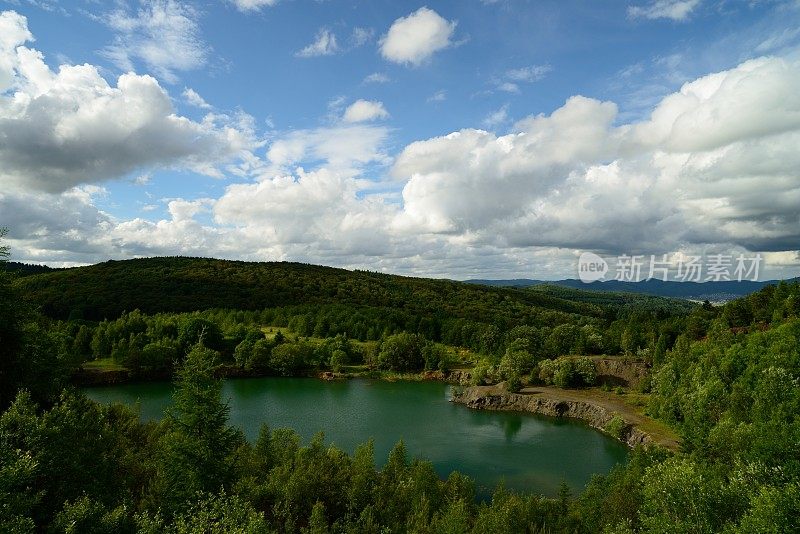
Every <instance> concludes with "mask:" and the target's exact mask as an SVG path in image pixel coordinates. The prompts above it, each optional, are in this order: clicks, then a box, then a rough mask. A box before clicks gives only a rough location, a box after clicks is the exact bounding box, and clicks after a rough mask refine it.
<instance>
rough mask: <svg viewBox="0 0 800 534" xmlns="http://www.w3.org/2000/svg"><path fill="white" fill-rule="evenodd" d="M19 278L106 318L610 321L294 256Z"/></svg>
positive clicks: (550, 302)
mask: <svg viewBox="0 0 800 534" xmlns="http://www.w3.org/2000/svg"><path fill="white" fill-rule="evenodd" d="M15 284H16V285H17V286H18V287H19V289H20V290H21V292H22V294H24V295H26V298H27V299H29V301H30V302H31V303H32V304H33V305H35V306H36V307H38V308H39V309H40V310H41V311H42V312H43V313H44V314H45V315H48V316H51V317H55V318H60V319H66V318H68V317H70V316H72V317H73V318H84V319H92V320H100V319H104V318H113V317H117V316H119V315H120V314H121V313H122V312H123V311H131V310H134V309H139V310H141V311H143V312H145V313H157V312H184V311H194V310H203V309H210V308H228V309H239V310H255V309H264V308H273V307H279V306H295V305H309V304H311V305H327V304H331V305H334V304H335V305H344V306H348V307H369V308H381V309H387V310H393V311H398V312H401V313H402V312H407V313H409V314H413V315H438V316H442V317H462V318H465V319H472V320H476V321H493V322H497V323H499V324H500V325H502V324H512V323H518V322H526V323H530V324H539V323H555V324H557V323H560V322H564V321H567V320H570V319H571V318H572V319H574V317H571V316H573V315H580V316H589V317H601V316H603V315H604V313H606V310H604V309H603V307H602V306H598V305H596V304H594V303H586V302H572V301H570V300H567V299H562V298H559V297H556V296H552V295H548V294H545V293H539V292H527V291H521V290H518V289H513V288H491V287H482V286H476V285H471V284H465V283H461V282H453V281H448V280H435V279H424V278H410V277H402V276H395V275H386V274H380V273H374V272H367V271H348V270H344V269H335V268H331V267H320V266H315V265H306V264H300V263H285V262H264V263H254V262H241V261H227V260H216V259H206V258H184V257H169V258H166V257H162V258H146V259H134V260H125V261H108V262H105V263H100V264H97V265H91V266H87V267H76V268H71V269H62V270H56V271H52V272H47V273H41V274H35V275H28V276H24V277H23V276H21V277H19V278H18V279H17V280H16V281H15Z"/></svg>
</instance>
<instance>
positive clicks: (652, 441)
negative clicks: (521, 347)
mask: <svg viewBox="0 0 800 534" xmlns="http://www.w3.org/2000/svg"><path fill="white" fill-rule="evenodd" d="M593 395H595V393H592V392H588V391H586V390H560V389H558V388H551V387H536V386H533V387H532V386H529V387H526V388H523V389H522V390H521V391H520V392H519V393H510V392H508V391H506V390H505V389H503V388H502V386H500V385H495V386H468V387H465V388H463V389H462V390H460V391H454V393H453V396H452V398H451V402H454V403H456V404H461V405H464V406H466V407H468V408H472V409H475V410H493V411H513V412H523V413H533V414H538V415H546V416H550V417H566V418H570V419H577V420H580V421H584V422H586V423H587V424H589V426H591V427H592V428H594V429H596V430H599V431H600V432H603V433H604V434H606V435H609V436H611V437H613V438H615V439H617V440H619V441H621V442H623V443H625V444H626V445H627V446H628V447H630V448H635V447H637V446H643V447H651V446H659V447H664V448H666V449H669V450H672V451H677V450H679V447H680V445H679V442H678V440H677V437H675V436H671V435H660V436H656V435H653V433H650V432H648V431H646V430H644V429H643V428H642V423H644V422H645V419H649V418H645V416H642V415H638V414H635V413H633V412H632V410H631V409H630V407H626V406H625V405H624V403H622V402H621V401H616V402H614V399H612V398H610V397H609V398H606V399H598V398H594V397H593ZM649 421H650V422H651V423H655V422H654V421H653V420H652V419H650V420H649ZM665 428H666V427H665ZM670 434H671V432H670Z"/></svg>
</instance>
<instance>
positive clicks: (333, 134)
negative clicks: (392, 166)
mask: <svg viewBox="0 0 800 534" xmlns="http://www.w3.org/2000/svg"><path fill="white" fill-rule="evenodd" d="M388 134H389V131H388V129H387V128H385V127H383V126H374V125H366V124H343V125H339V126H331V127H323V128H316V129H311V130H295V131H292V132H289V133H288V134H286V135H283V136H281V137H279V138H278V139H276V140H275V141H273V142H272V144H271V145H270V146H269V148H268V149H267V159H268V160H269V162H270V163H271V164H272V167H271V168H270V169H268V170H267V171H266V173H265V174H267V175H269V174H271V173H272V174H275V173H282V172H284V171H286V170H291V169H293V168H294V167H296V166H298V165H303V164H305V163H310V164H316V165H319V164H320V162H323V163H324V167H326V168H329V169H333V170H335V171H336V172H338V173H340V174H348V175H356V174H358V169H360V168H361V167H363V166H364V165H366V164H371V163H379V164H385V163H388V162H389V161H391V160H390V159H389V157H388V156H387V155H386V153H385V151H384V144H385V142H386V138H387V136H388Z"/></svg>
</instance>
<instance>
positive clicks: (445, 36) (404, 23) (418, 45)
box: [380, 7, 456, 66]
mask: <svg viewBox="0 0 800 534" xmlns="http://www.w3.org/2000/svg"><path fill="white" fill-rule="evenodd" d="M455 28H456V23H455V22H453V21H448V20H446V19H444V18H442V17H441V16H440V15H439V14H438V13H436V11H434V10H432V9H428V8H427V7H421V8H419V9H418V10H417V11H415V12H413V13H411V14H410V15H408V16H406V17H400V18H399V19H397V20H395V21H394V23H393V24H392V26H391V27H390V28H389V32H388V33H387V34H386V35H384V36H383V38H381V42H380V50H381V55H383V57H384V58H386V59H388V60H389V61H393V62H395V63H407V64H410V65H413V66H418V65H420V64H422V63H423V62H425V61H426V60H428V59H429V58H430V57H431V56H432V55H433V54H434V53H435V52H438V51H439V50H442V49H444V48H447V47H449V46H451V45H452V44H453V42H452V40H451V39H452V37H453V33H454V32H455Z"/></svg>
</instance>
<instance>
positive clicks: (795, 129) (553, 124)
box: [393, 58, 800, 253]
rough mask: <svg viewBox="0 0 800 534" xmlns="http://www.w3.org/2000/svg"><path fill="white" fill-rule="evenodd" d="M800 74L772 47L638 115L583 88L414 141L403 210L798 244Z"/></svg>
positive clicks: (410, 217) (488, 232)
mask: <svg viewBox="0 0 800 534" xmlns="http://www.w3.org/2000/svg"><path fill="white" fill-rule="evenodd" d="M798 76H800V65H798V63H797V62H793V61H790V60H784V59H779V58H763V59H758V60H753V61H748V62H745V63H743V64H741V65H739V66H738V67H736V68H734V69H731V70H728V71H724V72H720V73H716V74H712V75H709V76H706V77H703V78H700V79H698V80H696V81H693V82H691V83H687V84H685V85H684V86H683V87H682V88H681V90H680V91H679V92H677V93H675V94H672V95H670V96H668V97H666V98H664V99H663V100H662V101H661V103H660V104H659V105H658V106H656V108H655V109H654V110H653V112H652V114H651V115H650V117H649V118H648V119H647V120H645V121H643V122H640V123H634V124H622V125H618V126H615V121H616V118H617V108H616V106H615V105H614V104H612V103H608V102H606V103H604V102H599V101H597V100H593V99H587V98H583V97H573V98H571V99H569V100H568V101H567V102H566V104H565V105H564V106H562V107H561V108H559V109H557V110H556V111H555V112H553V113H552V114H551V115H549V116H544V115H539V116H535V117H530V118H528V119H524V120H522V121H520V122H519V123H518V124H517V125H515V126H514V128H513V130H514V133H512V134H509V135H505V136H501V137H497V136H495V135H493V134H490V133H487V132H483V131H480V130H462V131H460V132H456V133H453V134H450V135H448V136H445V137H440V138H435V139H430V140H427V141H420V142H416V143H412V144H411V145H409V146H408V147H406V149H405V150H404V151H403V152H402V153H401V154H400V156H398V158H397V160H396V163H395V166H394V168H393V172H394V173H395V176H396V177H397V178H398V179H399V180H407V182H406V183H405V186H404V189H403V200H404V212H403V213H402V214H401V215H399V216H398V219H397V221H396V223H397V224H398V225H400V227H402V228H407V229H415V230H416V231H420V232H424V231H427V232H437V233H443V234H444V233H450V234H453V235H469V236H470V238H471V239H473V240H475V241H477V242H483V243H486V242H493V243H497V242H498V241H500V242H502V243H504V244H505V245H506V246H509V247H527V246H554V247H574V248H593V249H595V250H600V251H612V252H617V253H619V252H631V251H637V250H638V251H642V250H646V251H650V252H653V253H657V252H659V251H661V252H663V251H665V249H670V250H675V249H680V248H681V247H697V246H712V245H716V246H722V247H742V248H747V249H750V250H762V251H764V250H771V251H778V250H797V249H798V248H800V230H798V228H800V208H798V206H800V178H799V177H798V174H797V170H796V169H797V168H798V163H800V161H798V158H800V156H798V155H797V151H796V150H795V149H794V148H793V147H796V146H797V143H798V142H800V121H799V120H798V119H800V115H799V114H798V112H800V96H798V94H797V92H796V91H792V88H793V87H796V86H797V83H798V82H799V81H800V80H798ZM670 247H672V248H670Z"/></svg>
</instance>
